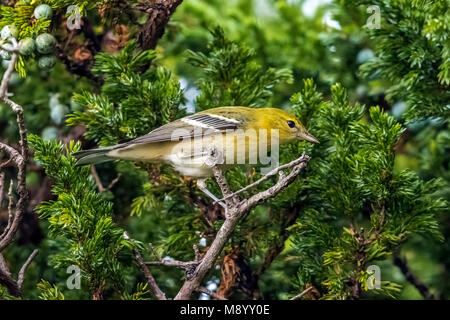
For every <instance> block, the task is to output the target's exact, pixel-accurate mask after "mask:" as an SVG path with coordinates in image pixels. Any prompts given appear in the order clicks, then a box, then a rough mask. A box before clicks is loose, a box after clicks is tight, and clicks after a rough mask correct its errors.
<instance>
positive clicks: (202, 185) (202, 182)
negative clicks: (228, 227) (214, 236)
mask: <svg viewBox="0 0 450 320" xmlns="http://www.w3.org/2000/svg"><path fill="white" fill-rule="evenodd" d="M197 187H198V188H199V189H200V190H201V191H203V193H205V194H206V195H207V196H208V197H210V198H211V199H213V201H214V203H218V204H219V205H220V206H222V208H224V209H225V218H227V219H228V207H227V205H226V204H225V203H224V202H223V201H221V200H220V199H219V198H217V197H216V196H215V195H214V194H213V193H212V192H211V191H209V190H208V189H207V188H206V179H198V180H197Z"/></svg>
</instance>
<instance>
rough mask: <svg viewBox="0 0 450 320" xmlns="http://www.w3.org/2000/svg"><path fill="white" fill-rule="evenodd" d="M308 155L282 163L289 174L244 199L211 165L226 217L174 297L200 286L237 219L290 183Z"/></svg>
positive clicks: (188, 292) (240, 218) (185, 296)
mask: <svg viewBox="0 0 450 320" xmlns="http://www.w3.org/2000/svg"><path fill="white" fill-rule="evenodd" d="M309 159H310V158H309V156H307V155H302V156H301V157H300V158H298V159H296V160H294V161H292V162H290V163H289V164H287V165H283V169H288V168H292V170H291V171H290V172H289V174H287V175H285V174H284V173H282V174H280V175H279V179H278V182H277V183H276V184H275V185H273V186H272V187H270V188H269V189H267V190H265V191H262V192H260V193H257V194H255V195H253V196H252V197H250V198H249V199H244V200H242V201H239V200H238V199H237V198H236V195H235V194H233V193H232V192H231V191H230V188H229V186H228V183H227V181H226V178H225V177H224V175H223V174H222V171H221V170H220V168H219V167H217V166H214V167H213V168H212V169H213V172H214V177H215V179H216V181H217V183H218V185H219V187H220V189H221V190H222V196H223V198H224V199H227V200H226V202H225V203H226V206H227V211H228V217H227V219H226V220H225V222H224V223H223V225H222V227H221V228H220V229H219V231H218V232H217V235H216V238H215V239H214V241H213V242H212V244H211V246H210V247H209V249H208V251H207V252H206V253H205V255H204V256H203V258H202V260H201V261H200V263H199V265H198V266H197V268H196V269H195V271H194V273H193V275H192V277H191V278H186V281H185V283H184V284H183V286H182V287H181V289H180V291H179V292H178V294H177V296H176V297H175V299H176V300H185V299H189V298H190V296H191V294H192V292H194V291H196V290H197V289H198V288H199V287H200V284H201V282H202V281H203V279H204V277H205V276H206V274H207V273H208V272H209V270H210V269H211V267H212V266H213V265H214V263H215V261H216V259H217V257H218V256H219V254H220V253H221V251H222V249H223V247H224V246H225V243H226V242H227V241H228V239H229V238H230V236H231V233H232V232H233V231H234V229H235V228H236V226H237V225H238V223H239V222H240V221H241V220H242V219H243V218H244V216H245V215H246V214H247V213H248V212H249V211H250V210H251V209H253V208H254V207H255V206H256V205H257V204H258V203H259V202H261V201H264V200H267V199H269V198H272V197H274V196H275V195H277V194H278V193H279V192H280V191H282V190H283V189H284V188H286V187H287V186H288V185H289V184H290V183H292V182H293V181H294V179H295V178H296V177H297V175H298V174H299V173H300V171H301V170H302V169H303V168H304V167H305V166H306V164H307V162H308V161H309ZM277 172H278V173H281V172H282V171H281V169H280V170H278V171H277ZM230 199H231V200H230Z"/></svg>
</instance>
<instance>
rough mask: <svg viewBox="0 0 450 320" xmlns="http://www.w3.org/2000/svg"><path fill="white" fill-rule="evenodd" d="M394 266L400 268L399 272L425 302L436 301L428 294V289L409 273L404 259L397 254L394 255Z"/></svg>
mask: <svg viewBox="0 0 450 320" xmlns="http://www.w3.org/2000/svg"><path fill="white" fill-rule="evenodd" d="M394 264H395V265H396V266H397V267H399V268H400V271H401V272H402V273H403V275H404V276H405V278H406V280H407V281H408V282H409V283H411V284H412V285H413V286H414V287H415V288H416V289H417V290H418V291H419V293H420V294H421V295H422V297H423V298H424V299H425V300H435V299H436V297H435V296H434V295H433V294H432V293H431V292H430V289H429V288H428V287H427V286H426V285H425V284H424V283H423V282H422V281H420V279H419V278H418V277H417V276H416V275H415V274H414V273H413V272H412V271H411V269H410V268H409V266H408V264H407V262H406V259H404V258H402V257H401V256H400V254H398V253H397V254H395V255H394Z"/></svg>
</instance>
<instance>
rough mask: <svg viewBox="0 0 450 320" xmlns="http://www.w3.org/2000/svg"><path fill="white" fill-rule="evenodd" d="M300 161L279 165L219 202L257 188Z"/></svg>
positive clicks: (300, 159)
mask: <svg viewBox="0 0 450 320" xmlns="http://www.w3.org/2000/svg"><path fill="white" fill-rule="evenodd" d="M302 161H303V159H302V158H301V157H300V158H298V159H295V160H294V161H291V162H289V163H286V164H283V165H281V166H279V167H276V168H275V169H273V170H271V171H269V172H268V173H267V174H266V175H264V176H263V177H261V178H260V179H258V180H257V181H255V182H253V183H251V184H249V185H247V186H245V187H244V188H242V189H240V190H238V191H236V192H233V193H231V194H229V195H228V196H226V197H223V198H222V199H221V201H223V200H227V199H229V198H230V197H234V196H236V195H238V194H239V193H242V192H244V191H247V190H249V189H251V188H253V187H255V186H257V185H258V184H260V183H261V182H263V181H265V180H267V179H269V178H270V177H273V176H274V175H276V174H277V173H279V172H282V170H284V169H287V168H292V167H293V166H295V165H297V164H299V163H301V162H302Z"/></svg>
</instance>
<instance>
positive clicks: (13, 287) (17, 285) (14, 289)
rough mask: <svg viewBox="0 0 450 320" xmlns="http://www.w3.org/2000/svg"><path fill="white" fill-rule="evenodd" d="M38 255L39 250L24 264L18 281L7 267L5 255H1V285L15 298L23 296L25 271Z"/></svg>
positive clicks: (34, 251)
mask: <svg viewBox="0 0 450 320" xmlns="http://www.w3.org/2000/svg"><path fill="white" fill-rule="evenodd" d="M37 254H38V250H37V249H35V250H33V252H32V253H31V254H30V256H29V257H28V259H27V260H26V261H25V263H24V264H23V266H22V268H20V271H19V275H18V279H17V281H16V280H14V278H13V277H12V275H11V272H10V271H9V269H8V266H7V265H6V262H5V259H4V258H3V255H2V254H1V253H0V283H1V284H2V285H4V286H5V287H6V289H8V292H9V293H10V294H11V295H13V296H15V297H20V296H21V295H22V293H21V289H22V284H23V280H24V279H25V271H26V269H27V267H28V266H29V265H30V263H31V261H32V260H33V259H34V257H36V255H37Z"/></svg>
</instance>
